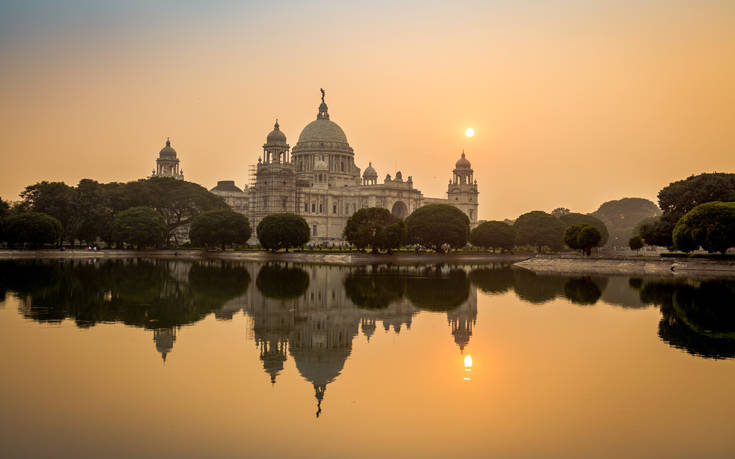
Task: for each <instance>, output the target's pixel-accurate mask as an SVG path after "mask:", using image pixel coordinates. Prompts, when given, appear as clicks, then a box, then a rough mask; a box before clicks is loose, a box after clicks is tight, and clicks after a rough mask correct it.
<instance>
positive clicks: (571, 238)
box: [564, 223, 585, 250]
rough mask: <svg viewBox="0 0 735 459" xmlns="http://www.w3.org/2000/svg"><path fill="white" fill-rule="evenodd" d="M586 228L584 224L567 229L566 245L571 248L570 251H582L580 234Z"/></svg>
mask: <svg viewBox="0 0 735 459" xmlns="http://www.w3.org/2000/svg"><path fill="white" fill-rule="evenodd" d="M584 226H585V224H584V223H578V224H576V225H571V226H569V227H567V229H566V230H564V243H565V244H566V245H567V247H569V248H570V249H574V250H580V249H581V247H580V246H579V243H578V240H579V232H580V231H581V230H582V228H583V227H584Z"/></svg>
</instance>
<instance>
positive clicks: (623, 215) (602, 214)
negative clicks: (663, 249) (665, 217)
mask: <svg viewBox="0 0 735 459" xmlns="http://www.w3.org/2000/svg"><path fill="white" fill-rule="evenodd" d="M591 215H592V216H594V217H597V218H599V219H600V220H601V221H602V222H603V223H604V224H605V226H606V227H607V230H608V232H609V233H610V237H609V239H608V240H607V241H608V242H607V245H612V246H617V247H621V246H624V245H625V244H626V243H627V241H628V239H629V238H630V237H631V236H632V235H634V234H637V233H635V231H634V228H635V226H636V225H637V224H639V223H640V222H641V220H644V219H646V218H650V217H656V216H658V215H661V210H660V209H659V208H658V206H657V205H656V204H654V203H653V202H651V201H649V200H648V199H643V198H623V199H618V200H615V201H607V202H605V203H603V204H602V205H601V206H600V208H599V209H597V210H596V211H595V212H593V213H592V214H591ZM575 223H580V222H575ZM587 223H589V222H587ZM593 226H595V225H593ZM598 229H599V228H598ZM603 237H604V236H603ZM603 245H605V243H604V242H603Z"/></svg>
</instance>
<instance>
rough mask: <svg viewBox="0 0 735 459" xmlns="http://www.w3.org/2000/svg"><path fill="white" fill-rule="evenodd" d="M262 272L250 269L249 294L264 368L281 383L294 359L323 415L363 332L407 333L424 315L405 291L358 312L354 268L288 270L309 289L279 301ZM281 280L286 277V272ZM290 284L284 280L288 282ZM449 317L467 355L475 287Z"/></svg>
mask: <svg viewBox="0 0 735 459" xmlns="http://www.w3.org/2000/svg"><path fill="white" fill-rule="evenodd" d="M258 268H259V267H258V266H257V265H252V266H251V267H250V268H248V269H250V270H251V271H250V272H251V277H252V278H253V279H258V280H256V285H257V287H256V288H251V289H249V290H248V293H247V296H248V300H247V301H246V302H245V303H246V304H247V306H246V307H245V308H246V311H245V312H246V313H247V314H248V315H249V316H250V317H251V318H252V320H253V334H254V336H253V338H254V341H255V343H256V346H258V349H259V354H260V359H261V361H262V364H263V369H264V370H265V372H266V373H267V374H268V375H269V376H270V380H271V382H272V383H274V384H275V382H276V378H277V376H278V375H279V374H280V373H281V372H282V371H283V369H284V365H285V363H286V361H287V355H289V354H290V356H291V357H292V358H293V360H294V363H295V366H296V368H297V370H298V371H299V373H300V374H301V376H302V377H303V378H304V379H306V380H307V381H309V382H310V383H311V384H312V385H313V387H314V394H315V397H316V402H317V407H316V414H317V416H319V415H320V414H321V412H322V401H323V399H324V395H325V392H326V389H327V385H328V384H329V383H331V382H332V381H334V380H335V379H336V378H337V377H338V376H339V375H340V374H341V372H342V370H343V369H344V366H345V363H346V362H347V359H348V358H349V356H350V354H351V352H352V343H353V340H354V338H355V337H356V336H357V335H358V333H359V332H360V330H361V331H362V333H363V335H364V336H365V337H366V340H367V341H368V342H369V341H370V338H371V337H372V336H374V334H375V333H376V331H377V329H378V327H380V326H381V325H382V328H383V329H384V330H385V331H386V333H387V332H390V330H391V329H392V330H393V332H395V333H400V331H401V329H403V326H404V325H405V329H410V327H411V323H412V318H413V316H414V315H415V314H417V313H418V312H419V311H420V309H419V308H417V307H416V306H414V305H413V304H412V303H411V302H410V301H409V300H408V298H407V297H405V296H404V295H403V293H402V290H399V292H398V294H397V295H393V296H391V297H390V298H391V301H390V302H389V303H388V304H387V305H386V306H385V307H382V308H378V309H366V308H361V307H358V306H357V305H356V304H355V303H354V302H353V301H352V300H351V299H350V297H348V295H347V292H346V289H345V279H346V278H347V277H348V276H349V275H350V274H351V273H354V272H355V271H354V269H352V268H344V267H331V266H309V267H305V268H304V269H302V268H297V267H294V266H291V267H288V266H287V265H283V268H284V269H290V270H291V271H298V272H299V273H301V275H302V276H303V275H304V273H305V274H306V275H307V276H308V286H306V285H304V287H303V290H302V291H299V292H295V293H294V292H289V295H290V296H291V297H290V298H278V297H276V296H277V294H278V292H270V291H268V290H267V286H266V285H265V284H266V281H267V279H259V276H258V275H259V274H260V272H259V269H258ZM372 269H373V268H367V271H366V272H367V273H368V274H370V273H371V272H372V271H371V270H372ZM383 274H385V275H390V276H389V277H391V278H392V279H394V280H397V284H398V285H402V284H401V282H403V280H405V278H406V277H410V276H416V275H421V271H420V269H418V268H413V267H401V268H398V269H396V270H395V271H391V272H390V273H383ZM280 275H281V276H286V273H283V272H281V273H280ZM287 280H288V279H286V278H285V277H284V278H283V279H281V281H282V282H286V281H287ZM467 286H469V283H468V284H467ZM383 287H385V286H383ZM284 291H285V290H284ZM230 316H231V314H230ZM447 316H448V319H449V323H450V325H451V330H452V334H453V335H454V338H455V342H456V343H457V344H458V345H459V347H460V350H463V349H464V348H465V346H466V345H467V343H468V342H469V340H470V337H471V334H472V327H473V325H474V324H475V322H476V320H477V295H476V292H475V290H474V288H470V293H469V296H468V297H467V300H466V301H465V302H463V303H462V304H460V305H459V306H458V307H457V308H455V309H453V310H451V311H449V312H448V313H447ZM381 322H382V324H381Z"/></svg>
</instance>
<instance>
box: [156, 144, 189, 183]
mask: <svg viewBox="0 0 735 459" xmlns="http://www.w3.org/2000/svg"><path fill="white" fill-rule="evenodd" d="M153 177H172V178H175V179H177V180H184V171H183V169H182V170H179V158H177V157H176V150H174V149H173V147H172V146H171V140H170V139H166V146H164V147H163V148H162V149H161V151H160V152H158V159H156V170H154V171H153Z"/></svg>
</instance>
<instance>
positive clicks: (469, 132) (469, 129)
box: [464, 128, 475, 137]
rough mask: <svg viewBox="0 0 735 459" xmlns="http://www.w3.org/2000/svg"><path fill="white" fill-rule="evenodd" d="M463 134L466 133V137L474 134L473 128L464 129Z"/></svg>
mask: <svg viewBox="0 0 735 459" xmlns="http://www.w3.org/2000/svg"><path fill="white" fill-rule="evenodd" d="M464 135H466V136H467V137H472V136H473V135H475V130H474V129H472V128H467V129H465V130H464Z"/></svg>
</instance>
